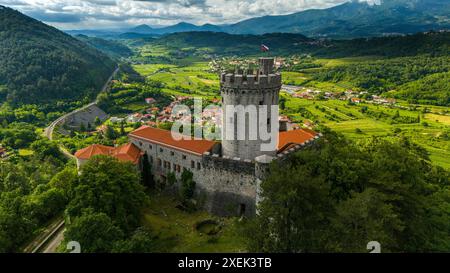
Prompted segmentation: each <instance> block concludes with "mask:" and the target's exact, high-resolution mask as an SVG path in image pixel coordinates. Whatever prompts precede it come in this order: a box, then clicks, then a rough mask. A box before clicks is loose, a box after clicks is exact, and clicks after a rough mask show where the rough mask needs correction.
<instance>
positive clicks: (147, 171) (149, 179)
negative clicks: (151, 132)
mask: <svg viewBox="0 0 450 273" xmlns="http://www.w3.org/2000/svg"><path fill="white" fill-rule="evenodd" d="M141 177H142V184H144V186H146V187H147V188H149V189H154V188H155V179H154V177H153V174H152V166H151V164H150V161H149V160H148V154H147V153H145V154H144V156H143V157H142V176H141Z"/></svg>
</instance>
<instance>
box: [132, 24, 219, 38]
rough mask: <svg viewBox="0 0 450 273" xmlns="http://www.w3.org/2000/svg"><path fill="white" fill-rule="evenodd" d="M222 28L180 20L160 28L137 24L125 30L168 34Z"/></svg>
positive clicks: (139, 32)
mask: <svg viewBox="0 0 450 273" xmlns="http://www.w3.org/2000/svg"><path fill="white" fill-rule="evenodd" d="M223 30H224V29H223V27H222V26H216V25H212V24H205V25H202V26H196V25H194V24H189V23H185V22H181V23H178V24H176V25H173V26H167V27H161V28H152V27H150V26H148V25H139V26H137V27H134V28H131V29H129V30H127V33H137V34H147V35H150V34H156V35H162V34H170V33H177V32H190V31H213V32H222V31H223Z"/></svg>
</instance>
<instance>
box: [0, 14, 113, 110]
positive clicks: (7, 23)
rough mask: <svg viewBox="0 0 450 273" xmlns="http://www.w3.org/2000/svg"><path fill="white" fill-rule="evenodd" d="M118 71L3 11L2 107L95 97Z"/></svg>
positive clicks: (68, 39)
mask: <svg viewBox="0 0 450 273" xmlns="http://www.w3.org/2000/svg"><path fill="white" fill-rule="evenodd" d="M115 66H116V64H115V62H114V61H112V60H111V59H110V58H109V57H108V56H106V55H105V54H103V53H101V52H100V51H98V50H96V49H95V48H94V47H92V46H90V45H87V44H85V43H83V42H82V41H80V40H78V39H75V38H73V37H72V36H70V35H67V34H65V33H63V32H61V31H59V30H57V29H55V28H53V27H50V26H47V25H45V24H43V23H41V22H39V21H37V20H35V19H32V18H30V17H27V16H25V15H23V14H21V13H20V12H18V11H15V10H13V9H10V8H6V7H3V6H0V86H3V87H5V86H6V88H0V89H3V91H2V92H1V94H0V101H5V100H8V101H10V102H12V103H16V104H21V103H39V102H49V101H55V100H68V99H71V100H73V99H82V98H84V97H86V96H89V97H94V96H95V95H96V93H97V92H98V91H99V89H100V88H101V86H102V85H103V84H104V83H105V81H106V79H107V78H108V77H109V76H110V74H111V73H112V71H113V70H114V68H115Z"/></svg>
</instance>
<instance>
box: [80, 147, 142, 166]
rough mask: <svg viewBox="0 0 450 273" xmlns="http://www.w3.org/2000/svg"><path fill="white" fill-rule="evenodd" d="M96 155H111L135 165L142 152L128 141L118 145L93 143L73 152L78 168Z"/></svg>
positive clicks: (138, 162)
mask: <svg viewBox="0 0 450 273" xmlns="http://www.w3.org/2000/svg"><path fill="white" fill-rule="evenodd" d="M96 155H106V156H112V157H115V158H117V159H119V160H120V161H124V162H131V163H133V164H135V165H137V166H140V162H141V157H142V152H141V150H139V148H138V147H136V146H135V145H133V144H132V143H128V144H125V145H122V146H120V147H110V146H105V145H100V144H94V145H91V146H89V147H86V148H84V149H81V150H79V151H78V152H76V153H75V157H76V159H77V166H78V168H81V167H82V166H83V165H84V164H85V163H86V162H87V161H88V160H89V159H91V158H92V157H93V156H96Z"/></svg>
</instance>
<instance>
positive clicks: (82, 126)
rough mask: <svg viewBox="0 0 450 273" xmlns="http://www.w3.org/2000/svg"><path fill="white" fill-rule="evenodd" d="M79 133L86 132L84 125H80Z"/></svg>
mask: <svg viewBox="0 0 450 273" xmlns="http://www.w3.org/2000/svg"><path fill="white" fill-rule="evenodd" d="M80 132H86V125H84V123H81V124H80Z"/></svg>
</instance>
